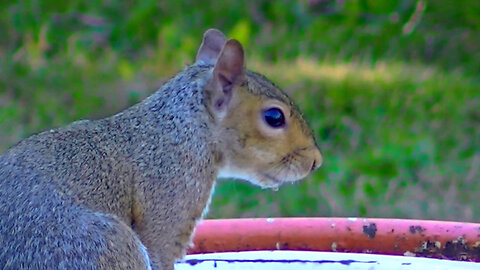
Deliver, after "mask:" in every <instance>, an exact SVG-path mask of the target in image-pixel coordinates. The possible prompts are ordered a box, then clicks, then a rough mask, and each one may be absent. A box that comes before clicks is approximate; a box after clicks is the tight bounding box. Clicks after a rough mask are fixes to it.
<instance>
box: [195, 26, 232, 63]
mask: <svg viewBox="0 0 480 270" xmlns="http://www.w3.org/2000/svg"><path fill="white" fill-rule="evenodd" d="M226 41H227V39H226V38H225V35H224V34H223V33H222V32H220V31H219V30H217V29H213V28H212V29H208V30H207V31H205V34H203V40H202V45H200V48H199V49H198V52H197V58H196V62H198V61H202V62H204V63H205V64H215V62H216V61H217V58H218V54H220V51H221V50H222V48H223V45H225V42H226Z"/></svg>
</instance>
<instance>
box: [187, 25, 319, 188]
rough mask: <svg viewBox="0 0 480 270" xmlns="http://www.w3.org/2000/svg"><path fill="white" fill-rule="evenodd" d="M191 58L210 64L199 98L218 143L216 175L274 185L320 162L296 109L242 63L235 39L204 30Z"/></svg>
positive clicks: (289, 179)
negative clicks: (219, 154) (202, 93)
mask: <svg viewBox="0 0 480 270" xmlns="http://www.w3.org/2000/svg"><path fill="white" fill-rule="evenodd" d="M196 61H197V63H202V64H211V65H212V66H213V69H212V70H211V72H210V73H209V75H208V78H207V81H206V83H205V88H204V91H205V100H204V102H205V106H206V108H207V111H208V112H209V114H210V115H211V117H212V119H213V120H214V123H215V125H216V134H215V136H216V137H217V138H216V141H217V142H218V143H219V144H220V145H221V147H220V148H221V149H220V152H221V156H222V161H221V164H220V168H219V177H221V178H224V177H229V178H230V177H231V178H239V179H243V180H248V181H250V182H252V183H254V184H257V185H259V186H262V187H278V186H279V185H281V184H282V183H285V182H292V181H296V180H299V179H301V178H303V177H305V176H307V175H308V174H309V173H310V172H312V171H314V170H316V169H317V168H318V167H320V165H321V164H322V155H321V153H320V150H319V149H318V147H317V145H316V143H315V139H314V137H313V134H312V131H311V130H310V128H309V127H308V125H307V123H306V122H305V120H304V119H303V117H302V115H301V113H300V112H299V111H298V109H297V107H296V106H295V105H294V104H293V102H292V101H291V99H290V98H289V97H288V96H287V95H286V94H285V93H284V92H282V91H281V90H280V89H279V88H278V87H276V86H275V85H274V84H273V83H272V82H271V81H269V80H268V79H267V78H265V77H264V76H262V75H260V74H258V73H255V72H252V71H249V70H247V69H246V68H245V55H244V50H243V47H242V45H241V44H240V43H239V42H238V41H237V40H235V39H230V40H227V39H226V38H225V36H224V35H223V34H222V33H221V32H220V31H218V30H216V29H209V30H207V31H206V32H205V34H204V36H203V42H202V45H201V46H200V48H199V50H198V53H197V57H196Z"/></svg>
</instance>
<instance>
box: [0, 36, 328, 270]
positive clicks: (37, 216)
mask: <svg viewBox="0 0 480 270" xmlns="http://www.w3.org/2000/svg"><path fill="white" fill-rule="evenodd" d="M243 58H244V56H243V48H242V47H241V45H240V44H239V43H238V42H236V41H235V40H229V41H227V40H226V39H225V37H224V36H223V34H221V32H219V31H218V30H212V29H211V30H208V31H207V32H206V33H205V35H204V39H203V43H202V46H201V47H200V49H199V52H198V54H197V61H196V63H195V64H193V65H191V66H189V67H187V68H186V69H185V70H184V71H182V72H180V73H179V74H177V75H176V76H175V77H174V78H172V79H171V80H170V81H168V82H167V83H166V84H165V85H164V86H163V87H162V88H161V89H160V90H159V91H157V92H155V93H154V94H152V95H151V96H150V97H148V98H147V99H145V100H144V101H142V102H140V103H139V104H136V105H134V106H132V107H130V108H128V109H126V110H124V111H122V112H120V113H118V114H116V115H114V116H111V117H108V118H105V119H100V120H92V121H90V120H83V121H78V122H74V123H72V124H70V125H68V126H65V127H61V128H58V129H53V130H48V131H44V132H42V133H39V134H37V135H33V136H31V137H29V138H27V139H25V140H23V141H21V142H20V143H18V144H17V145H16V146H14V147H12V148H10V149H9V150H7V151H6V152H5V153H4V154H2V155H0V239H1V242H2V243H3V244H2V247H0V265H1V266H2V267H3V269H167V270H168V269H173V264H174V262H175V260H177V259H179V258H181V257H182V256H183V255H184V253H185V249H186V247H187V245H188V244H189V242H190V241H191V236H192V232H193V230H194V228H195V225H196V224H197V222H198V221H199V220H201V218H202V216H203V214H204V212H205V209H206V207H207V206H208V202H209V200H210V197H211V194H212V193H213V189H214V185H215V180H216V179H217V177H240V178H243V179H246V180H250V181H252V182H254V183H257V184H259V185H261V186H264V187H275V186H278V185H280V184H281V183H283V182H285V181H295V180H297V179H299V178H302V177H304V176H306V175H307V174H308V173H310V172H311V171H312V170H314V169H316V168H318V166H320V164H321V155H320V152H319V151H318V148H317V146H316V144H315V141H314V139H313V136H312V134H311V131H310V129H308V126H307V125H306V123H305V122H304V121H303V119H302V118H301V115H300V114H299V113H298V111H297V110H296V108H295V107H294V105H293V103H292V102H291V101H290V99H288V97H287V96H286V95H285V94H284V93H283V92H281V91H280V90H279V89H278V88H276V87H275V86H274V85H273V84H272V83H271V82H270V81H268V80H267V79H266V78H265V77H263V76H261V75H259V74H257V73H253V72H250V71H247V70H246V69H245V68H244V62H243V61H244V59H243ZM265 102H267V104H269V102H270V103H272V104H274V105H272V106H276V107H278V108H277V109H278V110H282V111H283V112H284V113H285V114H287V113H288V114H290V116H289V117H287V116H285V117H286V118H287V120H285V123H284V124H285V127H284V128H283V129H284V131H283V132H282V131H279V130H278V128H273V129H272V128H270V127H269V126H268V125H266V124H265V120H262V119H263V118H262V116H260V117H259V116H258V115H257V114H258V112H257V111H255V110H252V105H254V104H256V103H258V104H257V105H258V106H264V105H265V104H263V103H265ZM262 104H263V105H262ZM275 104H276V105H275ZM257 105H254V106H257ZM269 106H270V105H269ZM262 110H263V109H262ZM287 110H288V111H287ZM275 113H276V114H275ZM271 114H272V113H271ZM249 115H250V118H249V117H248V116H249ZM272 115H274V116H278V111H275V112H273V114H272ZM268 117H270V116H268ZM257 118H258V119H257ZM277 118H278V117H277ZM252 119H255V120H254V121H259V122H261V123H262V124H261V125H263V126H262V127H261V128H260V131H259V130H258V128H257V129H255V127H254V126H256V125H255V124H253V123H252V121H253V120H252ZM265 119H267V118H265ZM271 119H274V120H275V117H273V118H268V120H270V122H272V121H274V120H271ZM277 120H278V119H277ZM287 121H288V129H295V130H297V133H298V132H300V133H301V136H299V134H293V135H291V136H290V135H286V134H285V132H286V131H285V130H286V129H287V128H286V125H287ZM262 129H264V132H263V131H261V130H262ZM270 129H272V130H270ZM277 133H278V134H277ZM272 134H273V135H272ZM271 136H273V137H275V138H276V139H274V140H272V138H269V137H271ZM277 137H278V138H277ZM279 138H280V139H279ZM280 140H281V141H282V143H290V144H299V145H300V147H299V146H298V145H297V146H292V147H297V148H294V150H293V152H295V151H297V152H302V153H301V154H299V155H298V156H296V157H295V155H294V156H289V155H286V153H292V150H291V149H283V150H282V151H285V153H281V151H280V150H272V149H275V148H272V147H278V143H279V141H280ZM269 141H273V142H269ZM259 145H262V146H261V147H258V146H259ZM279 148H284V147H279ZM287 148H288V147H287ZM272 152H275V153H276V154H273V153H272ZM279 152H280V153H279ZM252 155H256V156H258V157H259V159H258V160H255V159H253V160H252ZM302 156H304V157H305V158H303V159H302ZM282 158H283V159H282ZM273 159H275V160H278V161H279V164H280V165H278V164H277V165H275V164H272V161H271V160H273ZM295 159H302V161H301V162H300V161H295ZM292 160H293V161H292ZM295 162H297V163H298V164H297V163H295ZM287 163H288V164H287ZM292 164H294V165H292ZM261 166H264V167H265V166H270V167H272V168H273V169H271V170H270V169H269V170H267V169H263V167H261ZM275 166H276V167H275ZM257 167H258V168H257ZM270 167H268V168H270ZM287 167H289V168H290V169H289V168H287ZM275 168H276V169H275ZM285 168H287V169H285ZM292 168H293V169H292Z"/></svg>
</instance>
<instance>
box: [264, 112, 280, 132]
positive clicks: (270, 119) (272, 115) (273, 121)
mask: <svg viewBox="0 0 480 270" xmlns="http://www.w3.org/2000/svg"><path fill="white" fill-rule="evenodd" d="M263 119H265V122H267V124H268V125H269V126H271V127H273V128H281V127H283V126H284V125H285V116H284V115H283V112H282V110H280V109H279V108H270V109H266V110H265V111H263Z"/></svg>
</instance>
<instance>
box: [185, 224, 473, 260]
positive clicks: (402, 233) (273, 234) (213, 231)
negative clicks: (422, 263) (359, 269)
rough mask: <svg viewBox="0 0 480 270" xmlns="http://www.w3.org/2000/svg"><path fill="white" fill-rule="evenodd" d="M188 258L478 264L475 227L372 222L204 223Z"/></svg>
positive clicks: (198, 227)
mask: <svg viewBox="0 0 480 270" xmlns="http://www.w3.org/2000/svg"><path fill="white" fill-rule="evenodd" d="M193 243H194V247H193V248H191V249H190V250H189V251H188V253H189V254H198V253H213V252H232V251H252V250H307V251H333V252H356V253H375V254H387V255H402V256H417V257H429V258H441V259H451V260H463V261H476V262H479V261H480V224H476V223H461V222H450V221H430V220H406V219H376V218H368V219H367V218H255V219H218V220H204V221H203V222H202V223H201V224H199V225H198V226H197V228H196V230H195V236H194V239H193Z"/></svg>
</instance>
